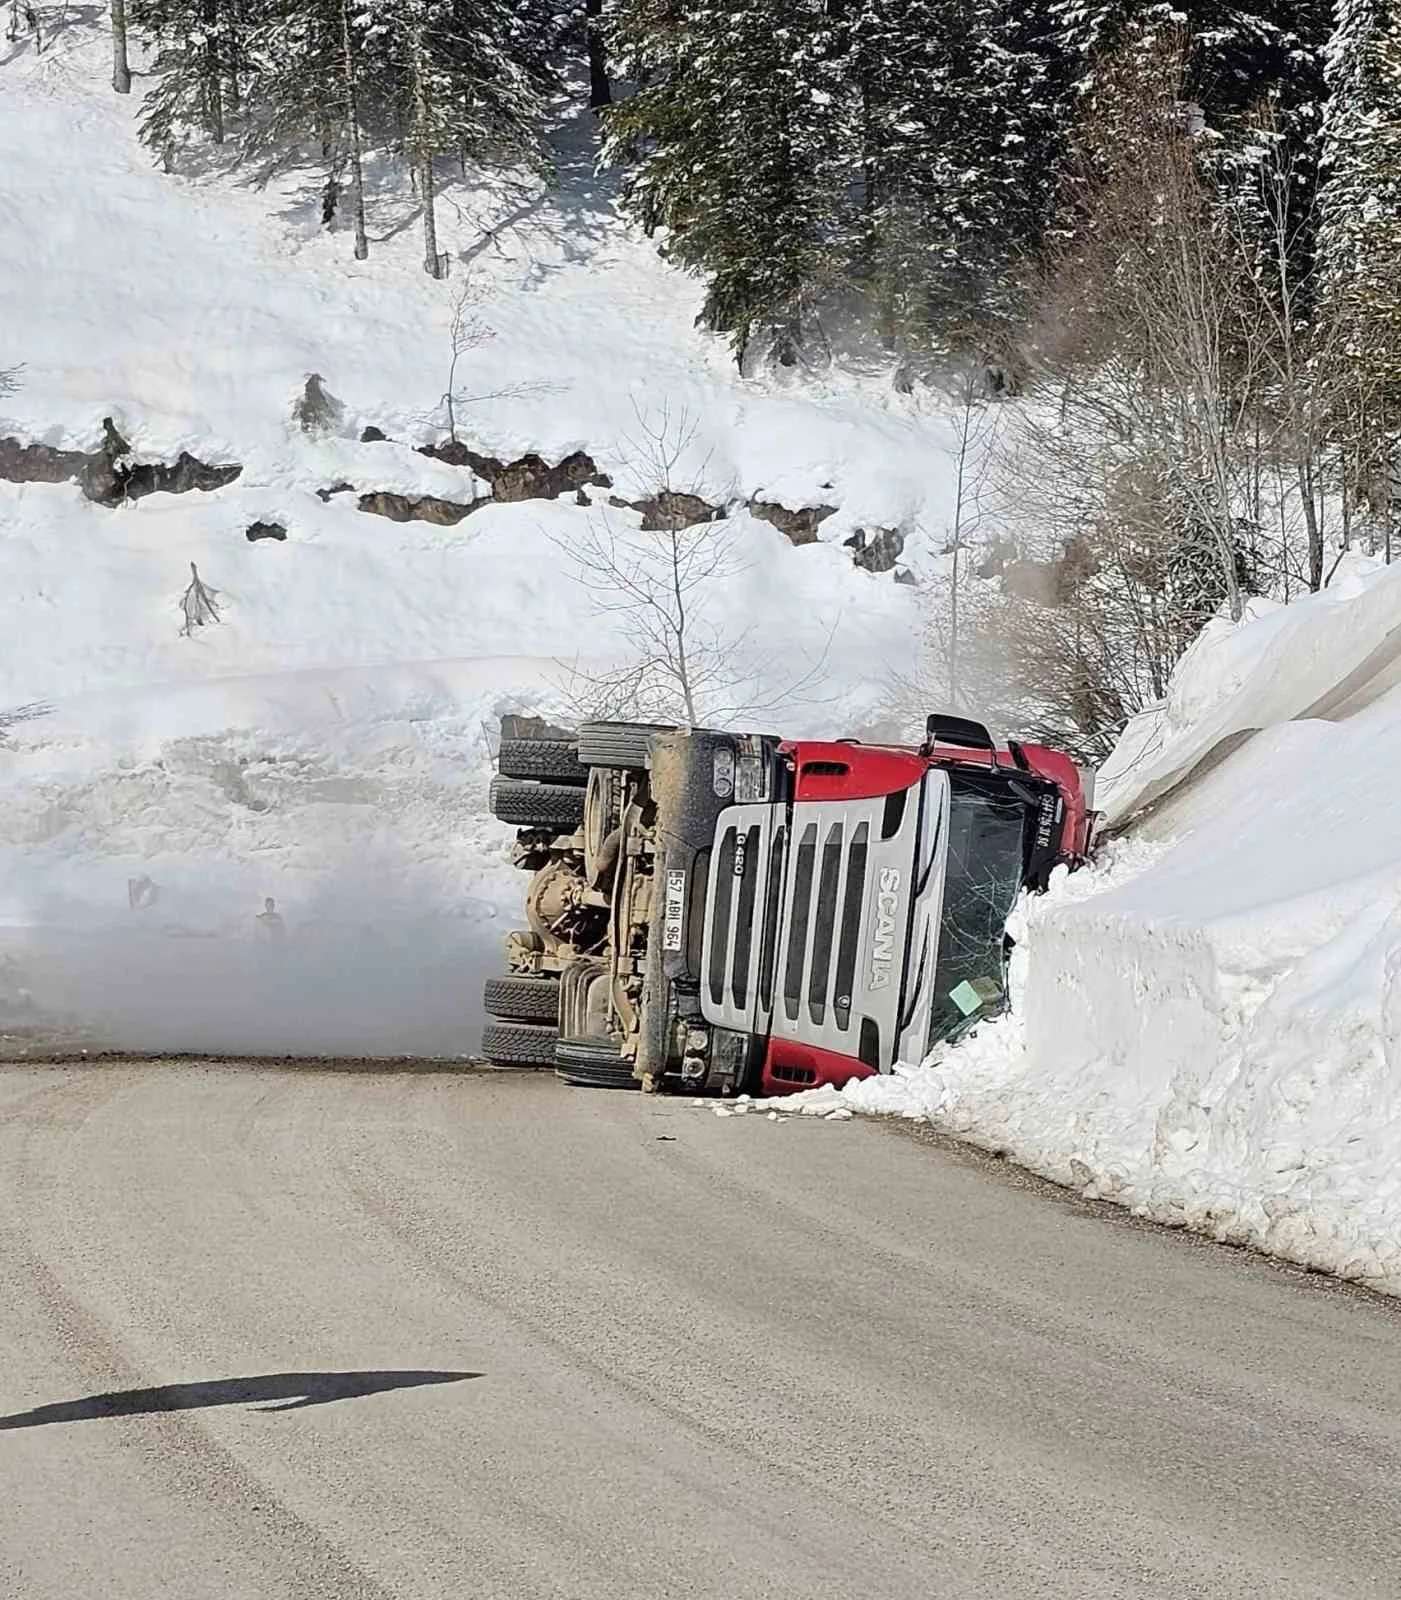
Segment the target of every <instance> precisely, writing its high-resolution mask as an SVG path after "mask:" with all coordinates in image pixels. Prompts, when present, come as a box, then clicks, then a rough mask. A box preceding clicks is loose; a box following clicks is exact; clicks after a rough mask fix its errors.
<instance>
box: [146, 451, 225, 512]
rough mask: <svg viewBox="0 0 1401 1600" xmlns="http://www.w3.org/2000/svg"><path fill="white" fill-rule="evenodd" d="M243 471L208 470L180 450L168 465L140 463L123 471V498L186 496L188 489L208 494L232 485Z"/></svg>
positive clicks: (206, 466) (193, 457)
mask: <svg viewBox="0 0 1401 1600" xmlns="http://www.w3.org/2000/svg"><path fill="white" fill-rule="evenodd" d="M242 471H243V468H242V467H240V466H237V465H230V466H227V467H211V466H209V465H208V464H207V463H206V462H203V461H200V460H199V459H198V458H197V457H195V456H192V455H191V454H190V452H189V451H188V450H182V451H181V452H180V454H179V455H178V456H176V458H175V460H174V462H173V463H172V464H171V465H170V466H163V465H162V464H161V463H160V462H141V463H138V464H137V465H136V466H133V467H130V468H128V470H127V475H126V478H125V480H124V488H125V497H126V499H128V500H140V499H142V498H143V497H144V496H146V495H148V494H186V493H188V492H189V491H190V490H191V489H200V490H203V491H204V492H205V493H208V492H209V490H211V489H222V488H223V487H224V485H225V484H228V483H232V482H233V481H234V479H235V478H237V477H238V475H239V474H240V473H241V472H242Z"/></svg>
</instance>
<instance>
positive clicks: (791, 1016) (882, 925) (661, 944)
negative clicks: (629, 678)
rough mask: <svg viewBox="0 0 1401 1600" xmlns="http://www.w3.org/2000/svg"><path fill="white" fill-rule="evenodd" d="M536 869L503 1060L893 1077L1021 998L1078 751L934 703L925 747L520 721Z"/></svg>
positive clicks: (1079, 794)
mask: <svg viewBox="0 0 1401 1600" xmlns="http://www.w3.org/2000/svg"><path fill="white" fill-rule="evenodd" d="M499 766H500V776H498V777H497V778H496V779H495V780H494V781H493V784H492V791H491V806H492V810H493V812H494V813H495V815H496V816H497V817H498V818H499V819H500V820H501V821H503V822H506V823H511V824H514V825H515V826H516V828H517V830H518V831H517V836H516V843H515V850H514V861H515V864H516V865H517V866H519V867H521V868H522V869H523V870H525V871H527V872H529V873H530V874H531V876H530V881H529V885H528V887H527V890H526V895H525V921H526V927H525V928H522V929H519V930H517V931H515V932H513V933H512V934H511V935H510V936H509V938H508V940H507V968H508V971H507V973H506V975H505V976H503V977H499V978H494V979H491V980H489V982H488V984H487V990H486V997H485V999H486V1009H487V1012H488V1014H489V1016H490V1017H491V1019H492V1020H490V1021H489V1022H488V1024H487V1026H486V1028H485V1031H484V1034H483V1040H482V1053H483V1055H485V1056H486V1057H487V1058H488V1059H490V1060H493V1061H498V1062H503V1063H513V1064H529V1065H553V1066H554V1067H555V1068H556V1070H557V1071H558V1072H559V1074H560V1076H561V1077H563V1078H565V1079H566V1081H569V1082H572V1083H576V1084H585V1085H590V1086H598V1087H619V1088H636V1087H639V1086H640V1087H641V1088H643V1089H647V1090H655V1089H669V1090H678V1091H682V1092H689V1093H705V1094H718V1095H728V1094H734V1093H738V1092H740V1091H742V1090H753V1091H762V1092H765V1093H781V1092H784V1091H785V1090H792V1089H798V1088H805V1087H810V1086H812V1085H814V1084H817V1083H840V1082H845V1081H846V1080H847V1079H849V1078H851V1077H854V1076H861V1075H868V1074H870V1073H873V1072H879V1071H889V1070H890V1069H891V1067H892V1066H893V1064H894V1063H895V1062H896V1061H897V1060H908V1059H918V1058H919V1057H920V1056H922V1055H923V1054H924V1053H925V1051H926V1050H927V1049H928V1048H929V1047H930V1045H931V1044H932V1043H936V1042H938V1041H939V1040H940V1039H948V1038H952V1037H955V1036H956V1035H957V1034H958V1033H959V1032H961V1031H964V1030H965V1029H966V1028H967V1027H969V1026H971V1025H972V1024H973V1023H975V1022H976V1021H977V1020H978V1019H979V1018H980V1017H983V1016H987V1015H990V1014H993V1013H995V1012H996V1011H997V1010H999V1009H1001V1007H1002V1005H1003V1003H1004V999H1005V964H1004V955H1005V926H1006V919H1007V915H1008V913H1009V912H1010V910H1011V907H1012V904H1013V902H1014V901H1015V899H1016V896H1017V894H1018V893H1019V892H1020V891H1021V890H1022V888H1023V887H1030V888H1041V887H1044V885H1045V881H1046V879H1047V877H1048V875H1049V873H1050V871H1051V869H1052V867H1053V866H1055V865H1056V864H1057V863H1059V862H1068V863H1070V864H1072V865H1074V864H1076V863H1077V862H1078V861H1079V860H1080V859H1082V858H1083V856H1084V854H1085V852H1086V849H1087V843H1088V832H1089V827H1090V816H1089V814H1088V813H1087V811H1086V808H1085V801H1084V794H1083V790H1082V786H1081V779H1080V774H1079V773H1078V772H1077V770H1076V769H1075V767H1074V765H1073V763H1071V762H1070V760H1069V759H1068V758H1067V757H1065V756H1063V755H1060V754H1059V753H1058V752H1055V751H1049V750H1045V749H1044V748H1042V747H1039V746H1022V745H1017V744H1009V745H1008V746H1007V747H1005V749H1002V750H999V749H998V748H997V747H996V746H994V744H993V741H992V740H991V738H990V737H989V736H988V734H987V732H986V730H985V729H983V728H982V727H981V726H980V725H979V724H976V723H971V722H967V721H965V720H963V719H960V718H953V717H942V718H939V717H931V718H930V719H929V728H928V733H927V736H926V739H925V742H924V744H923V745H921V746H920V748H919V749H918V750H902V749H895V748H890V747H884V746H870V745H861V744H858V743H856V742H855V741H848V740H843V741H837V742H833V743H828V742H816V741H796V742H785V741H783V740H780V739H778V738H776V737H774V736H771V735H760V734H735V733H729V732H724V731H718V730H709V729H678V728H666V727H657V726H651V725H642V724H635V723H608V722H594V723H586V724H585V725H584V726H583V727H582V728H580V729H579V730H578V732H577V734H575V733H571V732H570V731H568V730H564V729H559V728H553V727H550V726H548V725H546V724H544V723H540V722H537V721H533V720H531V719H523V718H514V717H508V718H505V719H503V725H502V739H501V751H500V758H499Z"/></svg>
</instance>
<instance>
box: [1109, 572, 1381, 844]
mask: <svg viewBox="0 0 1401 1600" xmlns="http://www.w3.org/2000/svg"><path fill="white" fill-rule="evenodd" d="M1244 624H1245V625H1243V626H1242V625H1240V624H1232V623H1230V622H1227V621H1216V622H1213V623H1211V624H1210V625H1209V626H1208V627H1207V628H1206V629H1205V630H1204V631H1203V633H1202V634H1201V636H1200V637H1199V638H1198V639H1197V641H1196V643H1195V644H1194V645H1193V646H1192V648H1191V649H1190V650H1189V651H1188V652H1187V654H1186V655H1185V656H1184V657H1183V659H1182V661H1181V663H1180V664H1179V666H1178V668H1177V670H1176V672H1174V674H1173V677H1172V682H1171V684H1170V685H1169V689H1168V694H1167V698H1166V700H1165V701H1164V702H1163V704H1162V705H1160V706H1157V707H1154V708H1153V709H1152V710H1150V711H1147V712H1144V713H1143V714H1142V715H1141V716H1139V717H1137V718H1135V719H1134V721H1133V722H1132V723H1131V724H1130V725H1129V727H1128V728H1127V729H1126V730H1125V733H1124V737H1123V738H1122V739H1121V740H1120V741H1119V744H1118V747H1117V748H1116V749H1115V750H1114V751H1113V753H1112V754H1111V755H1110V756H1109V758H1108V760H1106V762H1105V763H1104V765H1103V767H1101V768H1100V771H1099V776H1098V783H1097V788H1096V799H1095V803H1096V804H1097V805H1098V806H1099V808H1100V809H1101V810H1102V811H1103V812H1104V814H1105V820H1106V822H1107V823H1108V824H1110V825H1111V826H1113V825H1115V824H1118V823H1121V822H1123V821H1125V820H1126V819H1127V818H1129V817H1131V816H1133V815H1134V814H1135V813H1136V812H1138V811H1141V810H1143V809H1144V808H1145V807H1147V806H1150V805H1152V804H1153V803H1154V802H1156V801H1157V800H1159V799H1160V798H1161V797H1162V796H1163V795H1165V794H1167V793H1169V792H1170V791H1171V790H1172V789H1173V788H1175V787H1176V786H1177V785H1178V784H1179V783H1182V782H1183V781H1185V780H1186V779H1188V778H1189V777H1191V776H1192V775H1193V774H1194V773H1196V772H1197V771H1199V770H1201V769H1202V768H1203V767H1204V766H1207V765H1209V764H1210V763H1211V761H1213V760H1216V759H1220V758H1221V757H1222V756H1224V755H1225V754H1227V753H1229V751H1230V750H1231V749H1232V748H1233V747H1234V746H1235V745H1236V744H1238V743H1239V742H1240V740H1241V739H1242V738H1243V737H1244V736H1246V735H1248V734H1250V733H1254V732H1255V731H1257V730H1258V729H1260V728H1268V727H1272V726H1274V725H1276V724H1278V723H1282V722H1287V721H1290V720H1291V719H1294V718H1308V717H1322V718H1331V719H1337V718H1341V717H1346V716H1350V715H1351V714H1352V713H1354V712H1356V711H1358V710H1360V709H1361V708H1362V707H1364V706H1366V705H1368V704H1370V703H1371V702H1372V701H1373V700H1375V699H1377V698H1378V697H1379V696H1381V695H1384V694H1386V693H1387V692H1388V691H1389V690H1391V689H1393V688H1395V687H1396V686H1397V685H1398V684H1401V567H1385V566H1379V565H1378V564H1377V563H1376V562H1373V561H1370V560H1369V559H1367V558H1366V557H1363V556H1351V557H1346V558H1344V561H1343V562H1342V563H1341V564H1340V565H1339V567H1338V569H1337V571H1336V572H1335V573H1334V575H1333V579H1332V581H1331V583H1330V584H1329V586H1328V587H1327V588H1326V589H1325V590H1323V591H1322V593H1321V594H1317V595H1313V596H1310V597H1309V599H1308V600H1307V601H1306V602H1304V603H1300V604H1296V605H1291V606H1282V605H1278V604H1276V603H1275V602H1274V601H1271V600H1261V599H1256V600H1251V601H1250V602H1249V603H1248V609H1247V612H1246V616H1245V618H1244Z"/></svg>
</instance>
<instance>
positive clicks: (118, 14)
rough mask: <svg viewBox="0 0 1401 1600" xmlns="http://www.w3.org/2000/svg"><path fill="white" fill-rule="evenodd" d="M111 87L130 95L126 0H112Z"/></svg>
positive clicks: (119, 92)
mask: <svg viewBox="0 0 1401 1600" xmlns="http://www.w3.org/2000/svg"><path fill="white" fill-rule="evenodd" d="M112 87H113V88H114V89H115V90H116V91H117V93H118V94H130V93H131V63H130V62H129V61H128V60H127V54H126V0H112Z"/></svg>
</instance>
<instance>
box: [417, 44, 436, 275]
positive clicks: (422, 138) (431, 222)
mask: <svg viewBox="0 0 1401 1600" xmlns="http://www.w3.org/2000/svg"><path fill="white" fill-rule="evenodd" d="M413 120H414V126H413V149H414V165H415V167H416V168H417V177H418V190H419V194H420V196H421V197H422V200H423V270H424V271H425V272H426V273H427V274H428V276H429V277H430V278H441V277H442V275H443V264H442V261H441V260H440V259H439V256H438V219H437V217H436V215H435V214H434V209H433V207H434V186H433V141H432V138H431V137H430V134H429V129H428V93H427V90H426V89H425V88H424V84H423V35H422V34H421V33H419V34H416V35H415V36H414V42H413Z"/></svg>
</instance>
